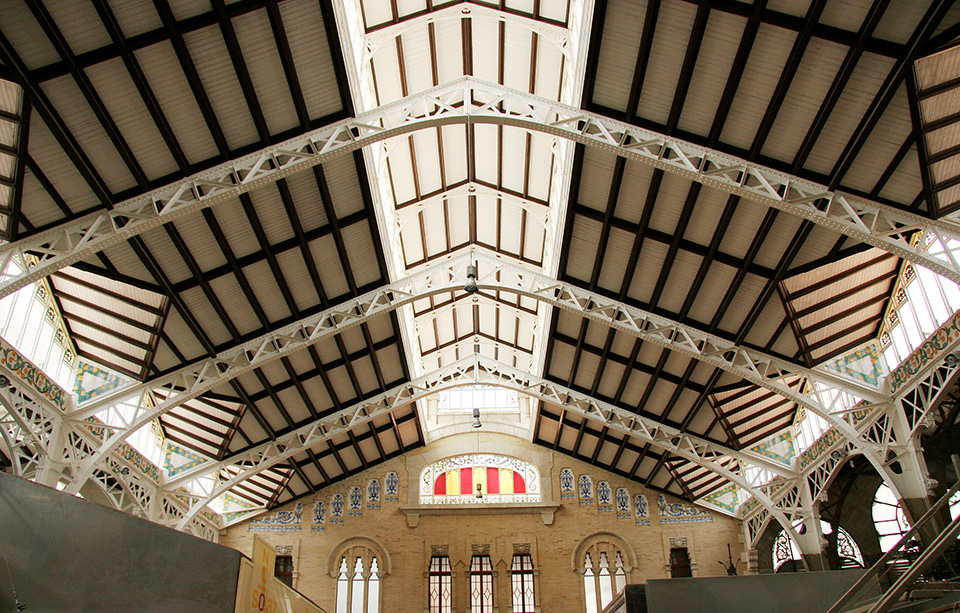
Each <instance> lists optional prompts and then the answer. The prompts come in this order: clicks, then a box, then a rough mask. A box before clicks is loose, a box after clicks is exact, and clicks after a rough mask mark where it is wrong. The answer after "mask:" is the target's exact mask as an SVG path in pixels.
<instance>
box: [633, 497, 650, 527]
mask: <svg viewBox="0 0 960 613" xmlns="http://www.w3.org/2000/svg"><path fill="white" fill-rule="evenodd" d="M633 512H634V515H635V516H636V518H637V525H638V526H649V525H650V503H649V501H647V497H646V495H644V494H637V495H636V497H635V498H634V499H633Z"/></svg>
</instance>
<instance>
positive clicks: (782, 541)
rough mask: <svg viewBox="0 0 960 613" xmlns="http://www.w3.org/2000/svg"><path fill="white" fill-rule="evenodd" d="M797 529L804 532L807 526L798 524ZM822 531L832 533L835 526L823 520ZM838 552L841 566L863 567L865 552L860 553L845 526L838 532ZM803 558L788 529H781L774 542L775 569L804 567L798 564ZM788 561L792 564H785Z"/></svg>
mask: <svg viewBox="0 0 960 613" xmlns="http://www.w3.org/2000/svg"><path fill="white" fill-rule="evenodd" d="M796 530H797V532H799V533H800V534H803V532H804V530H805V527H804V526H803V524H799V525H798V526H796ZM820 531H821V532H822V533H823V534H831V533H832V532H833V526H831V525H830V524H828V523H827V522H825V521H823V520H821V521H820ZM837 554H839V556H840V567H841V568H863V554H861V553H860V547H859V546H857V542H856V541H855V540H853V537H852V536H850V534H849V533H848V532H847V531H846V530H844V529H843V528H839V532H838V533H837ZM801 560H803V556H802V555H801V553H800V548H799V547H797V544H796V543H794V542H793V540H792V539H791V538H790V537H789V536H787V533H786V531H784V530H781V531H780V534H778V535H777V538H776V540H775V541H774V542H773V570H774V571H779V570H780V569H781V568H783V569H784V570H786V569H788V568H790V569H792V570H796V569H797V568H800V567H802V564H796V562H800V561H801ZM787 562H791V564H790V565H788V566H784V565H785V564H786V563H787ZM792 570H791V572H792Z"/></svg>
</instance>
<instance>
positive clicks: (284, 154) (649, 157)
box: [0, 77, 960, 298]
mask: <svg viewBox="0 0 960 613" xmlns="http://www.w3.org/2000/svg"><path fill="white" fill-rule="evenodd" d="M481 123H490V124H501V125H512V126H517V127H520V128H524V129H528V130H532V131H537V132H543V133H546V134H552V135H555V136H558V137H562V138H567V139H571V140H573V141H576V142H578V143H582V144H584V145H588V146H592V147H597V148H600V149H602V150H604V151H608V152H610V153H613V154H615V155H620V156H623V157H625V158H628V159H631V160H634V161H637V162H640V163H643V164H647V165H650V166H654V167H656V168H660V169H662V170H665V171H667V172H671V173H674V174H677V175H680V176H682V177H685V178H687V179H690V180H692V181H698V182H700V183H703V184H704V185H707V186H709V187H712V188H714V189H718V190H720V191H723V192H726V193H731V194H735V195H738V196H741V197H743V198H747V199H749V200H752V201H754V202H757V203H760V204H763V205H766V206H769V207H773V208H776V209H779V210H782V211H785V212H787V213H790V214H792V215H796V216H799V217H802V218H804V219H807V220H810V221H812V222H813V223H816V224H818V225H822V226H825V227H827V228H830V229H832V230H835V231H837V232H840V233H842V234H845V235H847V236H850V237H851V238H854V239H856V240H859V241H861V242H864V243H867V244H870V245H873V246H875V247H878V248H880V249H884V250H886V251H889V252H890V253H893V254H895V255H897V256H898V257H901V258H903V259H906V260H909V261H911V262H914V263H916V264H918V265H920V266H924V267H926V268H929V269H931V270H933V271H934V272H937V273H938V274H941V275H943V276H945V277H947V278H948V279H951V280H953V281H954V282H957V283H960V263H958V262H957V260H956V258H955V257H954V256H953V254H952V253H951V251H950V249H949V245H948V244H947V242H948V241H949V240H960V225H958V224H956V223H954V222H953V221H947V220H930V219H926V218H924V217H921V216H919V215H914V214H912V213H907V212H904V211H900V210H898V209H895V208H893V207H889V206H885V205H882V204H878V203H874V202H870V201H868V200H865V199H861V198H856V197H853V196H850V195H846V194H843V193H840V192H836V191H831V190H829V189H827V187H825V186H823V185H819V184H816V183H813V182H810V181H806V180H803V179H799V178H797V177H794V176H791V175H788V174H785V173H782V172H778V171H775V170H773V169H770V168H767V167H764V166H760V165H758V164H755V163H752V162H749V161H747V160H743V159H741V158H737V157H734V156H730V155H726V154H723V153H720V152H718V151H715V150H712V149H708V148H705V147H700V146H697V145H693V144H691V143H688V142H686V141H682V140H679V139H676V138H672V137H667V136H664V135H662V134H658V133H655V132H651V131H649V130H644V129H641V128H638V127H636V126H632V125H629V124H626V123H623V122H620V121H616V120H614V119H610V118H608V117H604V116H602V115H597V114H595V113H589V112H586V111H582V110H580V109H578V108H576V107H573V106H568V105H564V104H560V103H558V102H554V101H551V100H548V99H545V98H540V97H538V96H533V95H531V94H527V93H524V92H520V91H516V90H513V89H510V88H507V87H503V86H501V85H496V84H492V83H487V82H484V81H480V80H478V79H475V78H473V77H462V78H460V79H457V80H454V81H451V82H450V83H447V84H445V85H441V86H438V87H434V88H431V89H428V90H425V91H424V92H421V93H418V94H415V95H412V96H408V97H406V98H403V99H402V100H398V101H397V102H394V103H391V104H387V105H384V106H381V107H378V108H377V109H375V110H373V111H371V112H369V113H365V114H363V115H361V116H359V117H357V118H354V119H347V120H344V121H340V122H337V123H335V124H333V125H330V126H327V127H324V128H320V129H318V130H314V131H311V132H308V133H306V134H304V135H303V136H299V137H296V138H293V139H290V140H288V141H285V142H283V143H279V144H277V145H274V146H271V147H268V148H266V149H263V150H261V151H259V152H257V153H253V154H250V155H247V156H244V157H242V158H238V159H237V160H233V161H231V162H228V163H226V164H221V165H220V166H216V167H214V168H212V169H209V170H206V171H203V172H201V173H198V174H196V175H193V176H191V177H188V178H186V179H183V180H181V181H177V182H175V183H172V184H170V185H167V186H165V187H162V188H159V189H156V190H153V191H151V192H148V193H146V194H143V195H141V196H137V197H135V198H132V199H130V200H127V201H125V202H122V203H119V204H117V205H116V206H115V207H114V208H113V209H112V210H104V211H99V212H96V213H92V214H90V215H87V216H85V217H83V218H81V219H79V220H76V221H72V222H68V223H65V224H62V225H60V226H58V227H55V228H52V229H50V230H48V231H45V232H41V233H39V234H36V235H34V236H31V237H28V238H25V239H23V240H20V241H17V242H15V243H12V244H10V245H8V246H6V247H4V248H2V249H0V266H2V268H0V270H3V271H6V270H7V265H8V264H9V263H10V261H11V260H12V259H13V258H15V257H18V256H19V257H22V256H23V255H24V254H28V253H29V254H32V255H35V256H36V257H37V258H38V259H39V263H38V264H37V265H35V266H32V267H31V268H30V269H29V270H26V271H25V272H22V273H19V274H12V275H7V276H5V277H4V278H2V280H0V298H2V297H4V296H6V295H9V294H10V293H12V292H14V291H16V290H17V289H19V288H21V287H23V286H25V285H27V284H28V283H31V282H33V281H36V280H38V279H40V278H43V277H45V276H47V275H50V274H51V273H53V272H55V271H56V270H59V269H61V268H63V267H65V266H68V265H70V264H73V263H75V262H78V261H80V260H83V259H85V258H88V257H90V256H91V255H93V254H95V253H97V252H99V251H102V250H103V249H106V248H108V247H110V246H112V245H115V244H118V243H120V242H123V241H125V240H128V239H130V238H132V237H134V236H137V235H139V234H141V233H143V232H145V231H147V230H149V229H151V228H155V227H157V226H159V225H161V224H164V223H166V222H168V221H174V220H176V219H178V218H181V217H183V216H186V215H190V214H192V213H194V212H196V211H199V210H201V209H204V208H207V207H211V206H214V205H216V204H220V203H223V202H228V201H232V200H233V199H234V198H236V197H237V196H239V195H240V194H242V193H245V192H248V191H250V190H252V189H255V188H257V187H260V186H262V185H265V184H267V183H271V182H274V181H277V180H278V179H280V178H282V177H286V176H289V175H291V174H294V173H296V172H300V171H301V170H304V169H306V168H309V167H311V166H315V165H317V164H321V163H323V162H324V161H326V160H329V159H331V158H333V157H335V156H338V155H341V154H344V153H347V152H349V151H354V150H356V149H360V148H361V147H364V146H367V145H370V144H373V143H376V142H379V141H383V140H386V139H389V138H392V137H394V136H399V135H401V134H406V133H409V132H413V131H416V130H421V129H424V128H430V127H437V126H443V125H449V124H481ZM916 232H922V233H924V235H925V236H927V237H928V242H927V244H924V243H923V242H921V243H920V244H919V245H914V244H913V243H912V240H911V238H912V236H913V235H914V234H915V233H916ZM933 247H935V249H934V251H935V252H937V253H939V254H940V255H932V254H931V253H930V252H929V249H930V248H933Z"/></svg>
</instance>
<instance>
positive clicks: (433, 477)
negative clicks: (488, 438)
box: [420, 453, 540, 504]
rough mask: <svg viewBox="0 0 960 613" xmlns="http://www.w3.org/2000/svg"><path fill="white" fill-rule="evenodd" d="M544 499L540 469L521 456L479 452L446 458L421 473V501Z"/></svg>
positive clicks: (521, 500)
mask: <svg viewBox="0 0 960 613" xmlns="http://www.w3.org/2000/svg"><path fill="white" fill-rule="evenodd" d="M516 502H540V473H539V471H538V470H537V469H536V467H534V466H533V465H531V464H529V463H527V462H524V461H523V460H520V459H518V458H512V457H510V456H502V455H497V454H491V453H476V454H469V455H462V456H455V457H452V458H444V459H443V460H440V461H438V462H435V463H433V464H431V465H429V466H427V467H426V468H424V469H423V471H422V472H421V474H420V504H478V503H487V504H489V503H495V504H496V503H516Z"/></svg>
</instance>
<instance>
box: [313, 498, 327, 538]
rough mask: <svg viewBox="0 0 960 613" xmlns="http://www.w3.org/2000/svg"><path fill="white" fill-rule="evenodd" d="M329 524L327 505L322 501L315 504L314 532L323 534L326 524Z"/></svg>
mask: <svg viewBox="0 0 960 613" xmlns="http://www.w3.org/2000/svg"><path fill="white" fill-rule="evenodd" d="M326 523H327V505H326V504H324V502H323V501H322V500H318V501H316V502H315V503H314V504H313V527H312V528H311V529H310V530H311V531H312V532H323V531H324V529H325V528H324V524H326Z"/></svg>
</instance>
